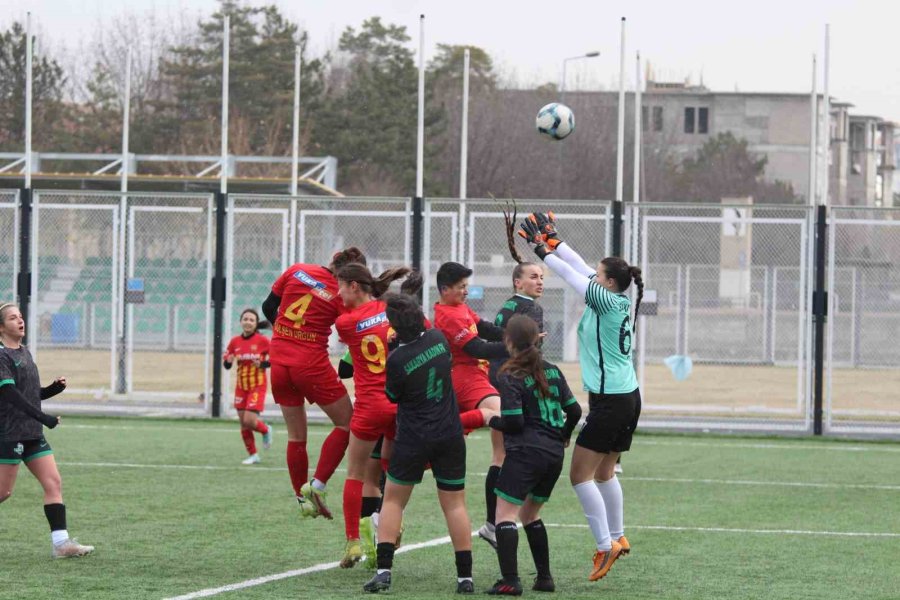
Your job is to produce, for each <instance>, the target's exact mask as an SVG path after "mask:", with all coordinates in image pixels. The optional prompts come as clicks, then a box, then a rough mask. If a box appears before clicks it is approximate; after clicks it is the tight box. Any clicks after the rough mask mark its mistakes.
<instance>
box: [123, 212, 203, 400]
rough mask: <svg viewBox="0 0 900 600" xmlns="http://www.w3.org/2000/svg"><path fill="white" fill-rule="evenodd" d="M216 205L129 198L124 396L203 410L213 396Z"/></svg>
mask: <svg viewBox="0 0 900 600" xmlns="http://www.w3.org/2000/svg"><path fill="white" fill-rule="evenodd" d="M212 216H213V199H212V196H209V195H196V196H186V195H179V196H177V197H174V196H172V197H166V196H156V197H149V196H129V212H128V219H129V220H128V228H127V230H128V247H127V252H126V260H127V268H126V272H127V277H128V279H129V282H131V283H132V284H133V285H136V286H138V287H142V288H143V290H144V298H143V302H138V303H129V304H127V305H126V326H127V333H126V340H127V361H126V363H127V368H126V376H125V378H124V379H125V381H124V383H125V385H124V389H123V390H121V391H123V392H125V393H127V394H128V395H129V396H130V397H133V398H136V399H141V400H153V401H157V402H158V401H164V402H170V403H177V405H176V406H175V407H181V408H188V409H197V408H200V407H204V409H205V407H206V406H207V405H208V402H209V397H210V362H211V361H210V360H207V357H208V356H209V354H210V351H211V334H212V328H211V322H212V320H211V313H212V309H211V307H210V302H209V298H210V285H211V281H212V242H213V229H212V227H213V223H212Z"/></svg>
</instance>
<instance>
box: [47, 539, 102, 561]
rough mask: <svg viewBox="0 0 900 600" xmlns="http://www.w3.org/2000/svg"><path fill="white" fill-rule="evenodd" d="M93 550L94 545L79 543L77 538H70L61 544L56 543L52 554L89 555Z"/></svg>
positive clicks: (59, 555)
mask: <svg viewBox="0 0 900 600" xmlns="http://www.w3.org/2000/svg"><path fill="white" fill-rule="evenodd" d="M93 551H94V547H93V546H85V545H84V544H79V543H78V541H77V540H73V539H72V538H69V539H67V540H66V541H64V542H62V543H61V544H54V545H53V550H52V551H51V553H50V556H52V557H53V558H73V557H77V556H87V555H88V554H90V553H91V552H93Z"/></svg>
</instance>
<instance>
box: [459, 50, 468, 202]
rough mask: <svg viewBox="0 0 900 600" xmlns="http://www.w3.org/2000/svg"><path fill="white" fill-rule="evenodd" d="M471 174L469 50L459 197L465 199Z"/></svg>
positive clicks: (465, 54)
mask: <svg viewBox="0 0 900 600" xmlns="http://www.w3.org/2000/svg"><path fill="white" fill-rule="evenodd" d="M468 174H469V49H468V48H466V51H465V53H464V54H463V98H462V132H461V133H460V150H459V197H460V199H465V197H466V193H467V191H468V190H467V181H466V180H467V179H468Z"/></svg>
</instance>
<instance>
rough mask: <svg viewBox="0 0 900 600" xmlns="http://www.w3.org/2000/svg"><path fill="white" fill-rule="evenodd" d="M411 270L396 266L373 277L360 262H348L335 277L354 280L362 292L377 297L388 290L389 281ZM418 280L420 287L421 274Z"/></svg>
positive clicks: (347, 280)
mask: <svg viewBox="0 0 900 600" xmlns="http://www.w3.org/2000/svg"><path fill="white" fill-rule="evenodd" d="M411 271H412V269H410V268H409V267H396V268H394V269H388V270H387V271H385V272H384V273H382V274H381V275H379V276H378V277H377V278H375V277H372V273H370V272H369V269H368V268H366V266H365V265H363V264H360V263H350V264H348V265H344V266H343V267H341V269H340V270H339V271H338V272H337V278H338V279H339V280H340V281H345V282H348V283H349V282H351V281H355V282H356V283H358V284H359V287H360V288H362V290H363V291H364V292H366V293H367V294H369V295H371V296H372V297H373V298H379V297H381V296H383V295H384V293H385V292H387V291H388V288H389V287H390V285H391V282H393V281H396V280H397V279H400V278H401V277H405V276H406V275H408V274H409V273H410V272H411ZM419 281H420V287H421V276H420V277H419Z"/></svg>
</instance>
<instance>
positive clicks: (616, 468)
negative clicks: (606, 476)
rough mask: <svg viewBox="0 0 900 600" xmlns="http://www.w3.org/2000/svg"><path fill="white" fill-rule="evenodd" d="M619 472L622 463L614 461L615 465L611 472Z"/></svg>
mask: <svg viewBox="0 0 900 600" xmlns="http://www.w3.org/2000/svg"><path fill="white" fill-rule="evenodd" d="M621 472H622V463H616V466H615V467H613V473H615V474H616V475H618V474H620V473H621Z"/></svg>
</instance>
